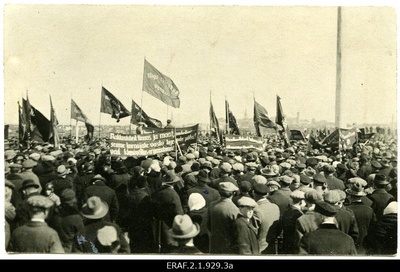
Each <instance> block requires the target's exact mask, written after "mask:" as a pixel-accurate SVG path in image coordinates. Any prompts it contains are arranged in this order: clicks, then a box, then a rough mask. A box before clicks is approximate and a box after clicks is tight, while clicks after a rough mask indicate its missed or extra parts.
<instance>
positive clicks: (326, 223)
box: [299, 200, 357, 256]
mask: <svg viewBox="0 0 400 272" xmlns="http://www.w3.org/2000/svg"><path fill="white" fill-rule="evenodd" d="M315 205H316V206H315V212H317V213H320V214H321V215H322V216H323V222H322V224H321V225H320V227H319V228H318V229H316V230H315V231H312V232H309V233H306V234H304V236H303V237H302V238H301V240H300V245H299V254H305V255H325V256H328V255H333V256H335V255H336V256H350V255H357V250H356V246H355V244H354V240H353V238H351V236H349V235H347V234H345V233H344V232H342V231H341V230H339V229H338V228H337V226H336V224H335V214H336V213H337V208H336V207H335V206H333V205H331V204H329V203H326V202H324V201H321V200H317V201H316V203H315Z"/></svg>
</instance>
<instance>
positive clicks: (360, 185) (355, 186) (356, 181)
mask: <svg viewBox="0 0 400 272" xmlns="http://www.w3.org/2000/svg"><path fill="white" fill-rule="evenodd" d="M348 183H349V184H350V188H348V189H346V192H347V193H348V194H350V195H353V196H366V195H367V194H366V193H365V192H364V187H365V186H367V181H365V180H364V179H362V178H359V177H355V178H350V179H349V180H348Z"/></svg>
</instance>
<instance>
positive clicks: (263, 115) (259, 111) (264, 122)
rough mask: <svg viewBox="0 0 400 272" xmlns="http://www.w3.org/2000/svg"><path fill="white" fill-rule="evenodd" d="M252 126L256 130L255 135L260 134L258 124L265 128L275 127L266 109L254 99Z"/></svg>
mask: <svg viewBox="0 0 400 272" xmlns="http://www.w3.org/2000/svg"><path fill="white" fill-rule="evenodd" d="M254 126H255V128H256V131H257V136H261V132H260V126H262V127H265V128H274V129H276V128H277V126H276V124H275V123H274V122H272V120H271V119H269V117H268V112H267V110H266V109H265V108H264V107H263V106H261V105H260V104H258V103H257V102H256V100H254Z"/></svg>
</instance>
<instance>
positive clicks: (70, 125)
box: [69, 92, 72, 138]
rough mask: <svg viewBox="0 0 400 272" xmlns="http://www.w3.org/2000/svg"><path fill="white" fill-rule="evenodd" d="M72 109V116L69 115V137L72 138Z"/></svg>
mask: <svg viewBox="0 0 400 272" xmlns="http://www.w3.org/2000/svg"><path fill="white" fill-rule="evenodd" d="M71 102H72V92H71ZM71 105H72V104H71ZM71 115H72V107H71V109H70V115H69V137H70V138H72V118H71Z"/></svg>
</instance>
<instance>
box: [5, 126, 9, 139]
mask: <svg viewBox="0 0 400 272" xmlns="http://www.w3.org/2000/svg"><path fill="white" fill-rule="evenodd" d="M9 129H10V125H4V139H8V130H9Z"/></svg>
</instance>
